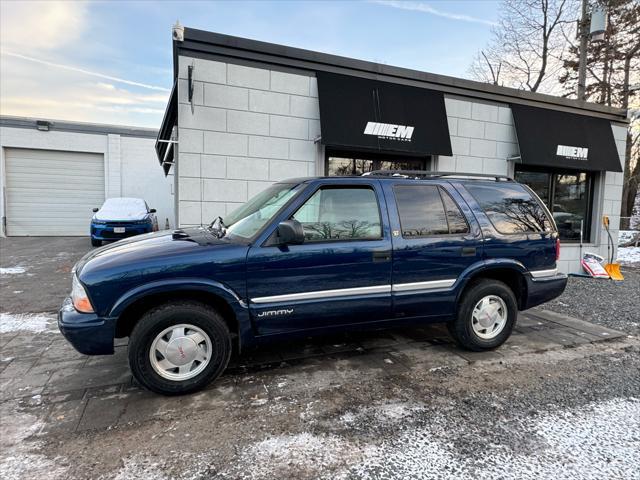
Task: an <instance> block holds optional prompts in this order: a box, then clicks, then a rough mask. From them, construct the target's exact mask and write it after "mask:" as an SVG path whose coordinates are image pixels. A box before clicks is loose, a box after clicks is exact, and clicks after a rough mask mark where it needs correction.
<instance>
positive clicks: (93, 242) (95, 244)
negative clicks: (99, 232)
mask: <svg viewBox="0 0 640 480" xmlns="http://www.w3.org/2000/svg"><path fill="white" fill-rule="evenodd" d="M91 246H92V247H101V246H102V240H96V239H95V238H93V237H92V238H91Z"/></svg>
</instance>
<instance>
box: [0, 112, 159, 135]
mask: <svg viewBox="0 0 640 480" xmlns="http://www.w3.org/2000/svg"><path fill="white" fill-rule="evenodd" d="M42 121H44V122H49V123H50V124H51V127H50V131H59V132H76V133H93V134H114V135H122V136H126V137H141V138H153V139H155V138H156V137H157V136H158V130H157V129H154V128H146V127H133V126H128V125H112V124H103V123H88V122H72V121H69V120H55V119H51V118H42V117H18V116H12V115H0V127H12V128H30V129H37V122H42Z"/></svg>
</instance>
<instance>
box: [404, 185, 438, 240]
mask: <svg viewBox="0 0 640 480" xmlns="http://www.w3.org/2000/svg"><path fill="white" fill-rule="evenodd" d="M438 190H439V189H438V187H437V186H435V185H396V186H395V187H393V191H394V193H395V196H396V202H397V204H398V214H399V215H400V227H401V229H402V236H403V237H404V238H416V237H425V236H428V235H443V234H447V233H449V226H448V224H447V216H446V214H445V211H444V206H443V204H442V199H441V198H440V193H439V192H438Z"/></svg>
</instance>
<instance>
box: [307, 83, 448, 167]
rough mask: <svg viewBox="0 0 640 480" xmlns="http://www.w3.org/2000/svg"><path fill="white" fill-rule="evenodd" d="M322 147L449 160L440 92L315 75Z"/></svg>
mask: <svg viewBox="0 0 640 480" xmlns="http://www.w3.org/2000/svg"><path fill="white" fill-rule="evenodd" d="M316 75H317V77H318V97H319V100H320V130H321V136H322V143H323V144H325V145H327V146H331V147H338V148H341V149H350V150H351V149H353V150H358V151H370V152H379V153H384V152H389V153H397V154H401V155H415V156H426V155H451V140H450V138H449V125H448V123H447V114H446V110H445V105H444V95H443V94H442V92H437V91H435V90H429V89H426V88H419V87H414V86H409V85H401V84H397V83H391V82H383V81H380V80H372V79H368V78H360V77H353V76H349V75H340V74H335V73H329V72H317V73H316Z"/></svg>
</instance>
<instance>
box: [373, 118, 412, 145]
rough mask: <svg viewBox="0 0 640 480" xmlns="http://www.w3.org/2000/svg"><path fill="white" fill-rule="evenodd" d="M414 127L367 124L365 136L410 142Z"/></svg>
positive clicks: (376, 123)
mask: <svg viewBox="0 0 640 480" xmlns="http://www.w3.org/2000/svg"><path fill="white" fill-rule="evenodd" d="M413 130H414V127H409V126H407V125H394V124H392V123H378V122H367V125H366V126H365V127H364V132H363V133H364V134H365V135H375V136H376V137H378V138H391V139H393V140H401V141H404V142H410V141H411V136H412V135H413Z"/></svg>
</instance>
